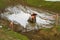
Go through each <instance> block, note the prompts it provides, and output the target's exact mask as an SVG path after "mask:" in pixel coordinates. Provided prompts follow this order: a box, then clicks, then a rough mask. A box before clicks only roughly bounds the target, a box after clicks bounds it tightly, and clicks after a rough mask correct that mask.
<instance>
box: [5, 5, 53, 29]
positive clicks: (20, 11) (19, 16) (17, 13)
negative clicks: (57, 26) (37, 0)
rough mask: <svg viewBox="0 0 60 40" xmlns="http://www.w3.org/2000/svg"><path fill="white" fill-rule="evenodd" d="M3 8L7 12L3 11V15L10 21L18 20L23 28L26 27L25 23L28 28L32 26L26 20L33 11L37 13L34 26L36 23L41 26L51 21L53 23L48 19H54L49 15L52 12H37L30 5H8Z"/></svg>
mask: <svg viewBox="0 0 60 40" xmlns="http://www.w3.org/2000/svg"><path fill="white" fill-rule="evenodd" d="M5 10H7V12H4V13H5V14H4V15H5V17H7V18H8V19H9V20H11V21H16V22H18V23H19V24H21V25H22V26H23V27H24V28H26V27H27V25H28V26H30V27H29V28H32V26H31V24H29V22H28V21H27V20H28V19H29V17H30V16H31V14H32V13H33V12H34V13H36V14H37V17H36V25H35V27H34V28H37V25H38V26H39V27H41V26H43V25H49V24H51V23H52V24H53V23H54V22H53V21H50V20H54V18H53V17H51V16H52V14H49V13H48V14H47V13H44V12H43V13H39V12H37V11H35V10H32V9H31V8H30V7H26V8H25V7H24V6H22V5H20V6H14V7H8V8H6V9H5ZM45 19H46V20H45ZM44 27H46V26H44ZM34 28H33V29H34Z"/></svg>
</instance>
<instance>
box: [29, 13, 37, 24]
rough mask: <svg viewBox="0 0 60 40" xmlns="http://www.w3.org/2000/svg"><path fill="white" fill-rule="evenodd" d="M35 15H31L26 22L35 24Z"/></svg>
mask: <svg viewBox="0 0 60 40" xmlns="http://www.w3.org/2000/svg"><path fill="white" fill-rule="evenodd" d="M36 15H37V14H35V13H33V14H31V17H30V18H29V19H28V22H31V23H36Z"/></svg>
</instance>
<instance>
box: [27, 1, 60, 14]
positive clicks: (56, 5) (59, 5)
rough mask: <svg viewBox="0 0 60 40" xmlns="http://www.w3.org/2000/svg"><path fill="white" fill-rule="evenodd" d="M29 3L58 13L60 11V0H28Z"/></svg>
mask: <svg viewBox="0 0 60 40" xmlns="http://www.w3.org/2000/svg"><path fill="white" fill-rule="evenodd" d="M27 4H29V5H31V6H34V7H38V8H42V9H45V10H49V11H53V12H56V13H60V11H59V10H60V2H47V1H44V0H34V1H33V0H27Z"/></svg>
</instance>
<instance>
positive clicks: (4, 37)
mask: <svg viewBox="0 0 60 40" xmlns="http://www.w3.org/2000/svg"><path fill="white" fill-rule="evenodd" d="M0 40H29V39H28V38H27V37H26V36H24V35H22V34H20V33H16V32H14V31H12V30H7V28H5V27H3V28H2V29H0Z"/></svg>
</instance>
